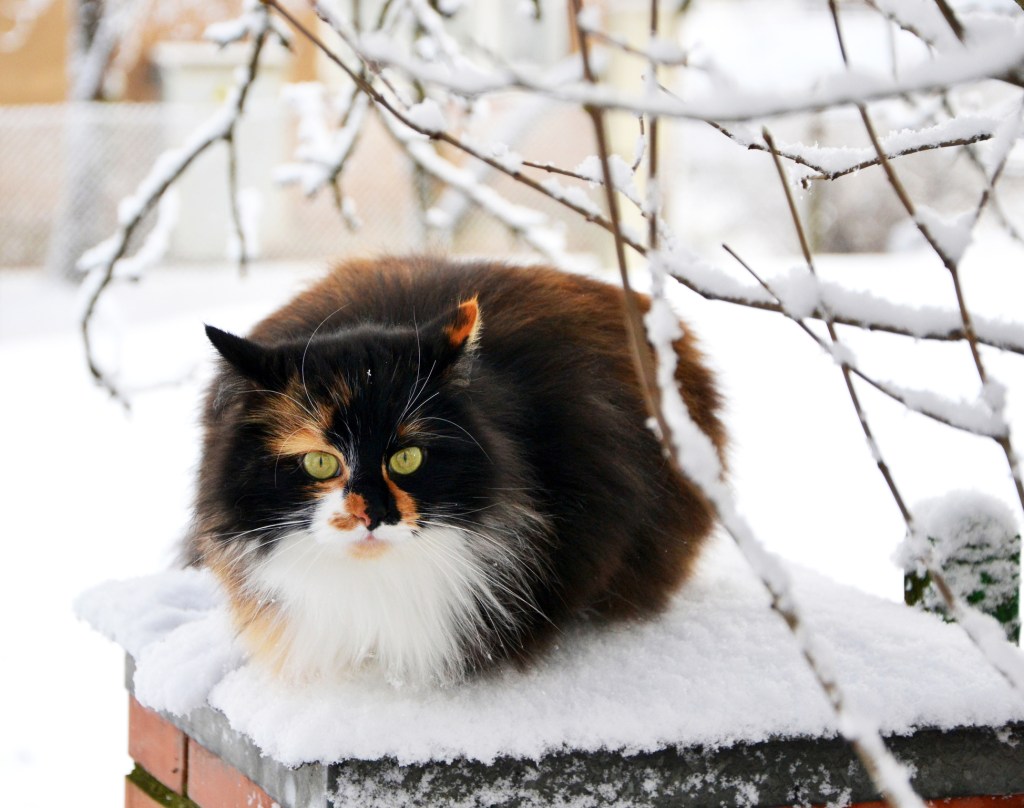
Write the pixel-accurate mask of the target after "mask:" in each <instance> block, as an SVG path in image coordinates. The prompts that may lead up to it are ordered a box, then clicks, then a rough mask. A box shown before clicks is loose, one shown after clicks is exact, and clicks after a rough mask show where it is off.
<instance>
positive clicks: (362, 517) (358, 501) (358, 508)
mask: <svg viewBox="0 0 1024 808" xmlns="http://www.w3.org/2000/svg"><path fill="white" fill-rule="evenodd" d="M345 507H346V508H347V509H348V512H349V513H350V514H351V515H352V516H354V517H355V518H356V519H358V520H359V521H360V522H362V523H363V525H364V526H365V527H370V525H371V523H372V521H373V520H372V519H371V518H370V515H369V514H368V513H367V512H366V500H365V499H363V498H362V497H361V496H360V495H359V494H349V495H348V497H347V498H346V500H345Z"/></svg>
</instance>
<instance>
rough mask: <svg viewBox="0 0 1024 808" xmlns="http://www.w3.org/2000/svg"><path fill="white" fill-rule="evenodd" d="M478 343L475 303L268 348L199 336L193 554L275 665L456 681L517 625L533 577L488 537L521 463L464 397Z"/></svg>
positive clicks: (499, 539) (506, 544) (501, 518)
mask: <svg viewBox="0 0 1024 808" xmlns="http://www.w3.org/2000/svg"><path fill="white" fill-rule="evenodd" d="M480 328H481V317H480V310H479V306H478V304H477V301H476V300H475V299H471V300H468V301H465V302H463V303H461V304H460V305H458V306H453V307H452V310H451V311H450V312H448V313H447V314H445V315H443V316H441V317H438V318H436V319H434V320H433V321H431V322H428V323H425V324H422V325H420V326H407V325H388V324H380V323H365V324H361V325H356V326H353V327H349V328H346V329H343V330H334V331H330V330H328V328H326V327H323V328H319V329H317V330H316V331H315V332H314V333H313V334H308V335H305V336H303V337H301V338H298V339H286V340H283V341H277V342H274V343H273V344H261V343H259V342H257V341H254V340H251V339H246V338H243V337H238V336H233V335H231V334H228V333H226V332H224V331H220V330H218V329H215V328H212V327H208V328H207V334H208V336H209V338H210V341H211V342H212V343H213V345H214V347H215V348H216V349H217V351H218V352H219V354H220V355H221V357H222V358H223V360H224V367H223V369H222V373H221V375H220V377H219V379H218V381H217V382H215V389H214V391H213V394H212V398H211V404H210V409H209V410H208V423H207V430H208V432H207V443H206V456H205V457H204V460H203V465H204V467H203V474H202V475H201V480H200V486H201V490H200V491H199V492H198V503H199V504H198V513H197V517H198V526H199V530H200V531H201V533H202V534H203V536H202V539H201V541H200V542H199V546H200V548H201V551H202V552H204V553H205V554H206V555H207V558H205V559H203V561H204V563H206V564H207V565H208V566H211V567H212V568H213V569H214V571H215V572H217V573H218V575H219V576H220V577H221V578H222V580H224V581H225V582H226V583H227V585H228V589H229V592H230V594H231V595H232V598H233V601H234V606H235V611H236V615H238V616H239V619H240V622H241V623H242V628H243V634H244V633H246V632H248V633H249V634H250V635H251V636H250V645H252V646H256V650H260V649H261V648H262V650H263V651H264V652H265V653H266V654H268V655H269V656H270V657H271V658H272V660H273V661H274V662H275V664H276V665H277V666H279V667H286V668H287V667H294V668H295V669H297V670H304V671H309V670H314V671H315V670H325V671H327V670H332V669H344V668H351V667H353V666H358V665H360V664H361V663H363V662H365V661H366V660H367V659H370V658H373V659H375V660H376V663H377V664H378V665H380V666H383V667H384V668H385V669H386V670H387V671H388V672H389V673H390V675H392V676H394V677H396V678H399V679H414V680H423V679H438V678H441V679H443V678H446V677H447V678H450V677H451V676H452V675H458V674H459V673H460V672H461V666H462V665H463V661H464V659H465V657H466V647H467V646H468V645H472V644H473V642H474V641H475V639H476V637H477V636H478V635H479V634H480V632H481V630H482V628H483V627H484V625H485V623H486V624H487V625H489V626H491V627H493V626H495V625H498V624H500V623H502V622H508V623H509V624H511V622H512V621H511V619H510V618H509V616H508V615H507V614H504V612H505V610H507V604H506V601H505V599H504V596H503V594H502V593H504V592H507V591H509V590H510V589H511V588H512V586H513V581H514V580H519V579H521V577H522V568H523V565H522V564H517V563H513V561H514V559H513V551H514V547H515V537H509V536H507V535H498V534H496V532H495V531H496V528H495V527H494V525H497V524H501V525H507V524H508V523H509V521H510V520H509V519H508V512H507V507H508V504H507V501H505V500H507V497H505V498H504V499H503V498H502V494H500V493H496V492H500V491H502V490H507V488H508V487H509V486H508V479H509V478H508V469H509V468H510V467H511V466H514V464H515V462H514V458H513V457H511V456H509V454H508V452H507V450H506V449H504V448H503V445H502V443H501V441H500V439H499V440H495V438H494V433H495V430H493V429H492V428H490V427H489V426H488V419H487V418H486V417H481V415H480V413H479V412H477V411H475V410H474V406H478V405H474V397H473V396H471V395H468V394H467V393H468V390H469V387H470V385H472V384H474V360H475V343H476V340H477V338H478V335H479V332H480ZM512 487H514V486H512ZM502 508H505V509H506V510H505V511H502ZM517 588H518V587H517ZM520 597H521V596H520Z"/></svg>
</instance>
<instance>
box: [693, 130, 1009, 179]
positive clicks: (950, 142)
mask: <svg viewBox="0 0 1024 808" xmlns="http://www.w3.org/2000/svg"><path fill="white" fill-rule="evenodd" d="M710 125H711V126H712V127H714V128H715V129H716V130H718V131H719V132H721V133H722V134H723V135H725V136H726V137H727V138H729V139H730V140H732V141H733V142H735V143H737V144H739V145H741V146H743V147H745V148H747V149H749V150H751V151H763V152H767V151H768V147H767V146H766V145H765V144H764V143H760V142H758V141H756V140H746V139H744V138H741V137H740V136H739V135H737V134H736V133H735V132H733V131H732V130H730V129H728V128H727V127H725V126H723V125H721V124H719V123H716V122H714V121H712V122H710ZM991 139H992V133H991V132H987V131H986V132H977V133H976V134H974V135H971V136H969V137H953V138H945V139H942V140H937V141H934V142H932V143H922V144H918V145H914V146H908V147H906V148H902V149H890V150H887V151H886V152H885V154H886V157H888V158H889V159H890V160H896V159H898V158H900V157H908V156H910V155H912V154H921V153H922V152H927V151H938V150H940V149H948V148H953V147H956V146H969V145H972V144H975V143H982V142H984V141H987V140H991ZM807 151H809V152H810V153H811V155H810V156H808V155H807V154H801V153H799V152H797V151H794V150H790V149H786V148H785V147H783V146H780V147H778V152H779V155H780V156H781V157H784V158H786V159H787V160H789V161H791V162H793V163H796V164H797V165H801V166H803V167H804V168H808V169H810V170H811V171H814V172H816V173H815V174H813V175H811V176H808V177H805V178H803V180H801V182H802V183H803V184H804V185H805V186H806V185H807V184H808V183H809V182H811V181H814V180H828V181H832V180H837V179H840V178H842V177H846V176H849V175H850V174H856V173H857V172H858V171H861V170H862V169H865V168H871V167H872V166H877V165H879V164H880V163H881V160H880V159H879V157H878V156H877V154H876V155H874V156H872V157H867V158H864V159H862V160H858V161H856V162H850V163H848V164H847V165H844V166H843V167H842V168H826V167H825V166H824V165H822V164H821V163H818V162H815V161H814V158H813V153H814V151H817V150H816V149H808V150H807Z"/></svg>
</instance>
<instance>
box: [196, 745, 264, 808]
mask: <svg viewBox="0 0 1024 808" xmlns="http://www.w3.org/2000/svg"><path fill="white" fill-rule="evenodd" d="M188 797H189V799H190V800H192V801H193V802H195V803H196V804H197V805H199V806H200V808H274V807H275V806H276V805H277V803H275V802H274V800H272V799H271V798H270V796H269V795H268V794H267V792H265V791H264V790H263V789H262V788H260V787H259V786H258V785H256V784H255V783H254V782H253V781H252V780H250V779H249V778H248V777H246V776H245V775H244V774H242V773H241V772H240V771H238V770H237V769H235V768H234V767H233V766H230V765H228V764H227V763H225V762H224V761H223V760H221V759H220V758H219V757H217V756H216V755H215V754H213V752H211V751H209V750H208V749H206V748H205V747H203V746H200V745H199V744H197V743H196V742H195V741H194V740H192V739H191V738H189V740H188Z"/></svg>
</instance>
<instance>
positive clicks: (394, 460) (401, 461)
mask: <svg viewBox="0 0 1024 808" xmlns="http://www.w3.org/2000/svg"><path fill="white" fill-rule="evenodd" d="M422 465H423V450H422V449H421V448H419V447H418V446H409V447H408V448H406V449H399V450H398V451H397V452H395V453H394V454H393V455H391V458H390V459H389V460H388V468H389V469H391V471H393V472H394V473H395V474H412V473H413V472H414V471H416V469H418V468H419V467H420V466H422Z"/></svg>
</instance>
